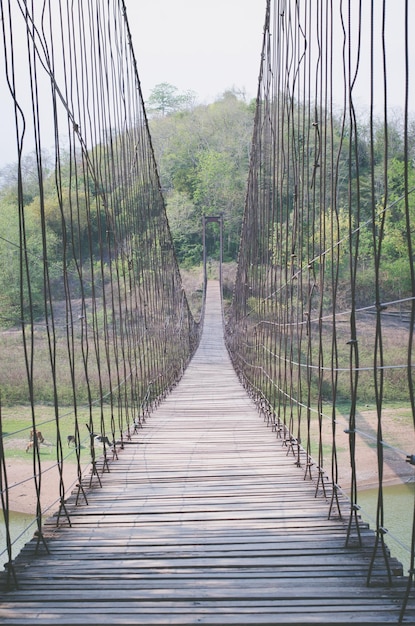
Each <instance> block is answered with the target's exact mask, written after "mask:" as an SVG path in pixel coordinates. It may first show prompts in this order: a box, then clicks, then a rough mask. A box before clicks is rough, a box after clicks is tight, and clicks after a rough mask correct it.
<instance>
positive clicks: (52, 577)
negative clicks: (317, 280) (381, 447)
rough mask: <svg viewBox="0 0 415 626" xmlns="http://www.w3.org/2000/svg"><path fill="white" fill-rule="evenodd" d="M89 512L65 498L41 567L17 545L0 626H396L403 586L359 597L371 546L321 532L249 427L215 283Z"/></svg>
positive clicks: (293, 477) (252, 419) (275, 444)
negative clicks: (66, 517) (159, 396)
mask: <svg viewBox="0 0 415 626" xmlns="http://www.w3.org/2000/svg"><path fill="white" fill-rule="evenodd" d="M88 502H89V504H88V505H86V504H83V503H82V504H81V505H79V506H77V507H76V506H75V504H74V496H72V497H71V499H70V501H69V504H68V510H69V511H70V514H71V521H72V527H71V528H69V527H65V528H56V527H55V526H54V524H55V521H54V520H53V518H51V519H50V520H49V522H48V525H47V529H46V535H47V536H50V539H49V547H50V550H51V553H50V554H45V553H43V552H41V554H40V555H33V547H34V542H33V541H32V542H30V543H29V544H27V546H26V547H25V549H24V550H23V552H22V553H21V555H20V556H19V557H18V559H17V560H16V571H17V575H18V579H19V583H20V589H19V590H16V591H10V592H7V593H4V592H3V593H2V594H1V596H0V600H1V608H0V622H1V623H7V624H10V625H12V624H25V623H30V624H33V623H36V624H60V625H62V624H72V623H73V624H76V623H77V624H84V623H91V624H94V623H95V624H96V623H99V624H127V623H129V624H196V623H198V624H248V623H251V624H275V623H279V624H281V623H287V624H288V623H291V624H305V623H329V624H333V623H359V624H361V623H372V624H373V623H383V622H389V623H397V620H398V616H399V610H400V606H401V599H402V596H403V591H404V585H405V579H404V578H401V577H400V576H397V577H396V582H395V583H394V586H393V587H392V588H391V589H389V588H388V587H386V586H385V582H386V580H385V577H382V579H381V583H382V584H381V585H380V586H373V587H372V586H371V587H370V588H367V587H366V575H367V569H368V562H369V558H370V554H371V552H370V547H371V546H372V545H373V535H372V533H371V532H370V531H369V530H368V529H367V528H365V527H362V534H363V542H364V549H363V550H362V549H358V548H357V547H356V548H348V549H346V548H345V547H344V542H345V524H346V522H345V521H342V520H340V519H334V520H328V519H327V511H328V507H327V501H326V499H325V498H324V497H317V498H315V485H314V484H313V483H311V482H310V481H309V480H304V470H303V469H299V468H297V467H296V465H295V464H294V462H293V457H292V456H291V455H287V448H286V447H283V446H282V445H281V442H280V440H278V439H277V438H276V436H275V433H273V432H272V430H271V428H270V427H267V425H266V424H265V423H264V421H263V420H262V419H261V417H260V416H259V415H258V412H257V410H256V408H255V406H254V404H253V402H252V401H251V400H250V399H249V398H248V396H247V394H246V393H245V391H244V389H243V388H242V387H241V385H240V383H239V381H238V379H237V377H236V375H235V373H234V371H233V369H232V366H231V364H230V360H229V357H228V355H227V352H226V348H225V346H224V342H223V338H222V332H221V311H220V296H219V289H218V285H217V284H216V283H214V282H213V283H209V292H208V303H207V311H206V319H205V329H204V333H203V338H202V342H201V345H200V348H199V350H198V352H197V354H196V355H195V357H194V359H193V360H192V363H191V365H190V366H189V368H188V370H187V371H186V373H185V375H184V377H183V379H182V381H181V382H180V384H179V385H178V386H177V388H176V389H175V390H174V391H173V392H172V393H171V394H170V396H169V397H168V398H167V399H166V400H165V401H164V402H163V403H162V405H161V406H160V407H159V408H158V409H157V411H155V412H154V413H153V415H152V416H151V418H150V419H149V420H147V422H146V424H145V425H144V428H143V429H142V430H140V432H139V435H138V436H134V438H133V441H132V442H131V443H129V444H128V445H126V447H125V449H124V450H123V451H121V452H120V454H119V459H118V460H115V461H114V462H111V464H110V472H109V473H105V475H104V476H103V480H102V488H100V487H99V486H96V488H93V489H92V490H91V491H90V492H88ZM345 512H346V511H345ZM346 517H347V516H346ZM382 572H383V567H382ZM413 608H414V607H413V604H412V606H411V607H410V610H408V611H407V613H406V617H405V622H406V621H407V622H410V623H413V618H414V615H415V612H414V610H413Z"/></svg>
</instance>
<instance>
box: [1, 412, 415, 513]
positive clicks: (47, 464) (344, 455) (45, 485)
mask: <svg viewBox="0 0 415 626" xmlns="http://www.w3.org/2000/svg"><path fill="white" fill-rule="evenodd" d="M357 428H358V430H361V431H362V432H365V433H367V434H368V435H369V438H368V437H367V436H366V437H363V436H361V435H358V436H357V438H356V466H357V478H358V486H359V489H369V488H372V487H377V485H378V466H377V453H376V428H377V419H376V411H375V410H374V409H370V408H368V409H367V410H365V411H364V412H361V413H360V414H359V419H358V424H357ZM270 436H271V433H270ZM336 439H337V451H338V468H339V475H338V484H339V485H340V486H341V487H342V488H343V489H344V490H345V491H346V492H348V490H349V487H350V462H349V437H348V435H347V434H345V433H344V430H343V428H342V427H340V426H339V429H338V433H337V438H336ZM383 440H384V441H385V442H387V443H388V444H389V446H391V445H392V446H393V447H384V464H383V484H384V485H393V484H399V483H401V482H403V483H405V482H413V481H415V466H413V465H410V464H409V463H408V462H407V460H406V456H407V455H411V454H415V434H414V429H413V428H412V426H411V425H410V421H409V420H408V419H407V417H406V418H405V419H404V418H402V416H401V415H398V412H397V411H396V410H391V411H390V414H389V415H388V412H387V411H386V412H385V416H384V418H383ZM120 454H122V452H121V453H120ZM325 466H326V467H325V471H326V473H327V474H328V475H330V466H331V460H330V458H327V459H326V460H325ZM42 470H43V471H42V478H41V503H42V508H43V510H44V511H45V510H47V514H48V515H52V514H53V513H54V512H55V511H57V510H58V509H59V500H58V496H57V494H59V480H60V477H59V473H58V470H57V467H56V466H55V463H54V462H53V461H52V460H51V461H42ZM7 476H8V483H9V487H13V488H12V489H11V490H10V492H9V510H11V511H16V512H21V513H27V514H32V513H33V512H34V511H35V509H36V490H35V486H34V481H33V478H32V476H33V464H32V461H30V460H27V461H26V459H23V460H21V459H13V460H11V461H9V462H8V464H7ZM88 476H89V473H88ZM63 479H64V486H65V494H66V497H68V495H69V494H70V492H71V491H73V490H74V489H76V484H77V474H76V467H75V465H74V464H69V463H67V464H66V465H64V474H63Z"/></svg>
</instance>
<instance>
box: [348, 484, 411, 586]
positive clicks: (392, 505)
mask: <svg viewBox="0 0 415 626" xmlns="http://www.w3.org/2000/svg"><path fill="white" fill-rule="evenodd" d="M377 497H378V491H377V489H367V490H364V491H359V493H358V500H357V501H358V504H360V506H361V507H362V510H361V511H360V513H361V516H362V519H364V520H365V521H366V522H368V523H369V524H370V527H371V528H373V529H375V528H376V507H377ZM414 499H415V483H405V484H402V485H394V486H391V487H384V489H383V500H384V511H385V513H384V527H385V528H387V530H388V533H387V534H386V536H385V543H386V545H387V546H388V548H389V550H390V552H391V554H392V556H393V557H395V558H397V559H398V561H400V562H401V563H402V565H403V572H404V574H407V573H408V569H409V550H410V546H411V540H412V523H413V517H414ZM395 538H396V540H395ZM401 544H403V545H401Z"/></svg>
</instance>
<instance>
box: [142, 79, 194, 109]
mask: <svg viewBox="0 0 415 626" xmlns="http://www.w3.org/2000/svg"><path fill="white" fill-rule="evenodd" d="M195 98H196V94H195V93H194V92H193V91H190V90H189V91H186V92H185V93H179V90H178V89H177V87H175V86H174V85H170V84H169V83H159V84H158V85H156V86H155V87H154V89H152V91H151V93H150V97H149V99H148V101H147V110H148V111H149V112H152V113H156V114H159V115H161V116H163V117H164V116H165V115H168V114H169V113H174V112H176V111H182V110H185V109H189V108H191V107H192V106H193V105H194V102H195Z"/></svg>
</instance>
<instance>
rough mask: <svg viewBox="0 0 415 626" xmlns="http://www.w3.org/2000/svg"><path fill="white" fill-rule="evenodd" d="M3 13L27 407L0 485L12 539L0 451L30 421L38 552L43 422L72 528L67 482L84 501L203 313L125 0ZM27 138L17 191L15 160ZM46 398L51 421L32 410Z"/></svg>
mask: <svg viewBox="0 0 415 626" xmlns="http://www.w3.org/2000/svg"><path fill="white" fill-rule="evenodd" d="M35 5H36V6H35ZM1 18H2V25H1V27H2V44H3V52H4V58H5V68H6V80H7V84H8V90H9V94H8V96H9V98H10V99H11V102H12V106H13V108H14V118H15V129H16V151H17V155H18V162H17V167H16V169H17V172H16V175H17V181H18V184H17V203H16V211H15V213H16V224H15V228H14V230H15V232H16V233H17V235H18V236H16V238H15V239H14V238H13V237H11V236H9V235H8V234H7V236H5V234H4V233H2V235H1V236H2V239H1V241H2V245H8V246H10V247H11V248H13V249H17V250H18V251H19V255H20V278H19V291H20V305H19V312H18V316H17V317H16V318H15V319H14V320H12V318H10V319H11V321H12V323H13V326H17V325H19V326H20V333H19V334H20V346H18V348H17V350H16V355H15V357H16V361H18V362H19V364H20V363H24V378H25V379H26V389H27V392H26V393H27V399H28V400H29V404H30V422H27V423H25V425H24V426H22V427H21V428H20V427H19V428H17V429H16V432H14V433H9V432H8V433H7V439H8V445H7V446H3V439H2V446H1V447H0V460H1V467H2V473H1V495H2V503H3V510H4V511H6V513H5V516H4V520H5V525H6V529H7V531H6V532H7V533H8V535H7V536H8V537H10V532H9V530H10V529H9V518H8V515H7V511H8V507H9V504H10V499H8V496H9V495H10V493H12V491H11V489H12V487H10V480H8V475H7V474H8V473H9V470H8V463H7V460H8V458H9V456H8V455H9V454H12V452H11V451H10V450H13V446H14V444H13V441H14V439H15V438H16V435H17V433H18V432H24V433H27V432H28V430H30V431H32V433H33V440H32V442H31V447H30V453H31V456H32V465H33V470H32V476H31V477H28V480H29V481H31V482H33V483H34V489H35V499H36V506H35V511H34V514H35V518H36V523H37V537H38V541H37V546H36V549H38V548H40V547H41V546H43V547H44V548H45V549H46V550H48V546H47V543H46V540H45V538H44V537H43V534H42V516H43V515H44V513H45V511H46V510H47V508H48V507H47V506H46V504H45V503H44V499H45V495H44V494H45V487H44V482H43V481H42V477H44V475H45V471H46V468H45V467H44V456H43V451H44V447H42V446H43V443H42V441H43V439H44V434H45V433H46V432H47V433H49V435H48V439H49V440H51V441H49V442H48V450H53V451H54V454H55V459H54V463H53V466H52V468H51V469H49V470H48V471H51V470H52V471H53V472H55V473H56V474H57V478H58V481H57V484H58V487H57V489H58V492H57V494H56V502H57V503H58V505H59V509H58V512H57V515H56V523H57V524H58V525H60V524H69V525H70V524H71V519H70V513H69V510H68V508H67V504H66V498H67V494H68V493H70V490H71V489H72V488H73V486H74V484H75V485H76V488H77V495H76V503H77V504H78V500H79V498H80V497H82V499H83V501H84V502H85V503H86V504H88V501H87V493H86V485H87V482H89V485H90V486H91V485H92V483H93V481H97V483H98V485H102V475H103V473H104V472H108V471H110V461H116V460H117V458H118V451H119V450H122V448H123V447H124V445H125V442H126V441H128V440H131V438H132V435H133V428H134V426H135V424H136V423H137V421H138V422H139V423H140V424H142V422H143V421H144V420H145V419H146V418H147V417H148V416H149V415H150V413H151V411H152V409H154V408H155V406H156V405H157V403H158V402H159V401H160V400H161V398H163V397H164V396H165V395H166V393H168V392H169V390H170V389H171V388H172V387H173V386H174V385H175V384H176V383H177V381H178V380H179V379H180V377H181V375H182V373H183V371H184V368H185V366H186V364H187V363H188V361H189V359H190V358H191V356H192V354H193V352H194V350H195V348H196V346H197V343H198V340H199V332H200V324H199V323H196V321H195V320H194V319H193V317H192V314H191V312H190V309H189V306H188V302H187V299H186V297H185V295H184V292H183V289H182V284H181V277H180V272H179V268H178V264H177V260H176V257H175V253H174V249H173V244H172V239H171V234H170V230H169V226H168V223H167V217H166V211H165V205H164V200H163V197H162V195H161V185H160V180H159V175H158V171H157V167H156V164H155V160H154V152H153V147H152V143H151V138H150V134H149V129H148V123H147V118H146V114H145V110H144V104H143V97H142V93H141V87H140V82H139V78H138V73H137V64H136V60H135V57H134V52H133V48H132V42H131V34H130V30H129V26H128V21H127V16H126V9H125V5H124V3H123V2H122V1H121V2H120V1H118V0H111V1H110V2H107V3H101V2H97V1H96V0H87V1H86V2H84V1H83V0H82V1H81V0H77V1H75V2H72V1H69V0H60V1H59V2H54V1H53V0H45V2H43V3H42V6H39V5H38V4H37V3H32V4H31V3H22V2H20V0H10V1H9V2H6V3H2V4H1ZM22 40H23V41H25V50H24V51H23V53H22V51H21V45H20V42H21V41H22ZM17 54H19V55H20V57H19V64H20V65H21V66H22V67H23V68H24V69H23V72H26V75H27V76H26V77H25V76H22V74H21V71H22V70H19V72H18V71H17V67H16V62H15V59H16V55H17ZM26 78H27V80H26ZM27 85H29V95H30V97H29V98H27V92H26V86H27ZM50 127H52V134H51V136H52V139H51V140H50V141H51V145H49V144H47V143H46V142H47V139H46V137H48V136H50V133H49V134H48V132H47V131H48V130H49V128H50ZM32 140H33V145H34V151H33V160H34V163H35V176H34V180H35V184H34V187H35V189H33V188H31V190H30V192H31V197H32V201H31V202H28V201H27V196H28V189H27V181H26V179H25V177H24V168H23V164H24V158H25V154H26V153H27V151H28V150H29V149H30V147H29V146H30V143H31V141H32ZM47 151H51V153H52V154H53V162H54V164H53V168H52V170H51V173H49V171H48V170H47V168H46V167H45V158H46V157H45V155H46V152H47ZM29 205H30V206H29ZM35 240H36V241H40V246H37V247H36V246H34V245H33V243H34V241H35ZM16 345H17V342H16ZM45 381H47V383H46V382H45ZM45 405H48V406H52V411H53V417H51V416H50V417H48V418H45V417H44V415H43V414H42V412H43V407H44V406H45ZM48 414H49V413H48ZM49 415H50V414H49ZM39 433H40V434H39ZM49 443H50V445H49ZM15 453H16V452H15ZM111 455H112V458H111ZM50 459H51V456H48V461H50ZM88 461H89V466H88ZM68 465H69V466H74V465H75V466H76V478H75V479H74V481H73V479H72V478H69V477H67V470H66V468H67V466H68ZM86 467H89V475H88V472H86V471H85V469H86ZM13 487H14V488H17V484H15V485H13ZM48 495H49V496H50V494H48ZM12 543H13V542H12V540H11V539H10V541H8V545H7V558H8V560H9V568H10V569H9V572H11V574H10V577H9V583H10V585H12V584H17V581H16V580H15V577H14V576H12V574H13V570H12V560H13V554H12Z"/></svg>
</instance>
